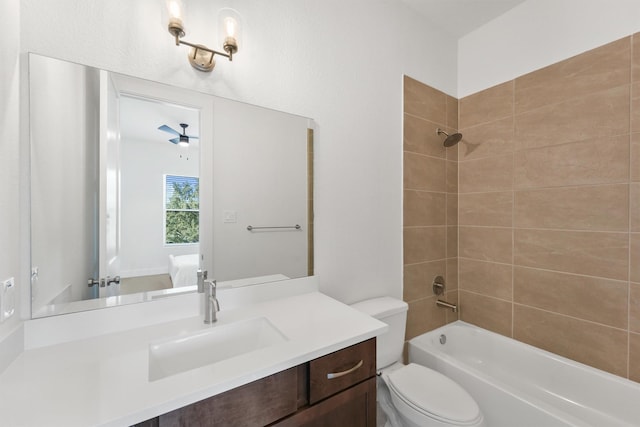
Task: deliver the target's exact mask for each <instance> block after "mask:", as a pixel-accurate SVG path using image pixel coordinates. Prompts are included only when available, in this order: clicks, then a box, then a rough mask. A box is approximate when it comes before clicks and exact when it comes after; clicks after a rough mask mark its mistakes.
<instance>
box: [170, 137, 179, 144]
mask: <svg viewBox="0 0 640 427" xmlns="http://www.w3.org/2000/svg"><path fill="white" fill-rule="evenodd" d="M169 142H173V143H174V144H177V143H178V142H180V138H173V139H170V140H169Z"/></svg>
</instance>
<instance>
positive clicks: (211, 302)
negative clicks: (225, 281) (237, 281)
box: [204, 280, 220, 323]
mask: <svg viewBox="0 0 640 427" xmlns="http://www.w3.org/2000/svg"><path fill="white" fill-rule="evenodd" d="M219 311H220V303H219V302H218V298H216V281H215V280H205V282H204V323H213V322H215V321H216V320H218V318H217V315H216V313H218V312H219Z"/></svg>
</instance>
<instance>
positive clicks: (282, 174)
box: [209, 98, 309, 280]
mask: <svg viewBox="0 0 640 427" xmlns="http://www.w3.org/2000/svg"><path fill="white" fill-rule="evenodd" d="M308 122H309V120H308V119H307V118H305V117H301V116H294V115H292V114H284V113H282V112H280V111H273V110H268V109H265V108H261V107H255V106H252V105H247V104H243V103H240V102H234V101H229V100H226V99H220V98H216V99H215V100H214V110H213V132H214V133H213V147H214V151H213V170H214V180H213V266H214V268H213V271H210V272H209V273H211V275H210V277H215V278H216V279H218V280H233V279H242V278H249V277H259V276H266V275H271V274H284V275H285V276H287V277H291V278H296V277H304V276H306V275H307V248H308V245H307V240H308V239H307V231H308V228H307V224H308V221H307V219H308V215H307V202H308V197H307V128H308V125H309V123H308ZM225 211H229V212H234V213H235V216H236V217H237V220H236V221H234V222H230V221H225ZM295 224H298V225H300V226H301V229H300V230H295V229H270V230H255V231H249V230H247V226H249V225H251V226H254V227H260V226H291V225H295Z"/></svg>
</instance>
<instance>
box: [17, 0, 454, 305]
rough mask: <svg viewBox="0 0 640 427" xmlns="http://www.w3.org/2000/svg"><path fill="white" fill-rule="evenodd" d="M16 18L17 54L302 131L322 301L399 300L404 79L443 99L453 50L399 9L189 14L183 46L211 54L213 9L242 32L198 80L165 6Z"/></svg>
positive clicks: (386, 3)
mask: <svg viewBox="0 0 640 427" xmlns="http://www.w3.org/2000/svg"><path fill="white" fill-rule="evenodd" d="M20 4H21V14H22V40H21V41H22V50H23V51H35V52H38V53H41V54H44V55H49V56H54V57H59V58H62V59H66V60H71V61H76V62H81V63H85V64H89V65H93V66H97V67H101V68H105V69H110V70H114V71H118V72H122V73H125V74H130V75H134V76H137V77H143V78H149V79H153V80H157V81H161V82H165V83H170V84H174V85H177V86H181V87H187V88H192V89H197V90H201V91H205V92H209V93H214V94H217V95H221V96H227V97H231V98H234V99H238V100H241V101H246V102H250V103H254V104H258V105H262V106H267V107H271V108H275V109H279V110H282V111H288V112H292V113H297V114H301V115H304V116H308V117H312V118H314V119H315V122H316V124H317V128H316V145H315V155H316V157H315V160H316V169H315V171H316V191H315V196H316V202H315V208H316V209H315V213H316V217H315V219H316V224H315V226H316V228H315V230H316V247H315V249H316V250H315V255H316V258H315V266H316V273H317V274H318V275H319V277H320V284H321V288H322V290H323V291H325V292H326V293H328V294H329V295H332V296H334V297H336V298H338V299H340V300H343V301H345V302H352V301H356V300H360V299H364V298H368V297H372V296H378V295H385V294H386V295H393V296H396V297H400V296H401V294H402V291H401V289H402V285H401V283H402V240H401V239H402V237H401V236H402V229H401V226H402V120H401V118H402V117H401V112H402V98H401V95H402V74H403V73H406V74H409V75H411V76H412V77H414V78H416V79H419V80H421V81H423V82H425V83H427V84H429V85H432V86H435V87H437V88H439V89H441V90H443V91H445V92H447V93H450V94H455V90H456V71H455V70H456V42H455V40H453V39H449V38H447V36H446V35H445V34H443V33H441V32H440V31H437V30H435V29H432V28H429V27H428V26H426V25H424V24H423V22H421V20H420V19H419V18H418V17H416V16H415V13H413V12H412V11H410V10H408V9H406V8H405V7H404V6H402V5H401V4H400V3H399V2H398V1H397V0H350V1H341V0H326V1H316V0H271V1H268V2H267V1H251V0H230V1H228V2H222V1H211V0H191V1H190V2H189V7H190V9H189V10H190V11H191V13H189V12H187V30H188V31H189V32H188V37H187V38H186V39H187V40H191V41H195V42H197V43H205V44H211V45H214V44H215V42H214V39H215V37H216V33H217V32H216V30H215V28H214V26H213V25H211V20H212V19H215V17H216V14H217V10H218V9H219V7H221V6H222V5H230V6H232V7H234V8H235V9H237V10H238V11H239V12H240V14H241V16H242V18H243V40H242V41H241V43H242V44H241V50H240V52H239V53H238V54H237V55H236V57H235V58H234V61H233V63H229V62H225V61H223V60H222V59H219V60H218V65H217V67H216V70H215V71H214V72H213V73H212V74H202V73H199V72H197V71H195V70H193V69H192V68H191V67H190V66H189V65H188V63H187V61H186V59H185V55H186V51H185V50H184V49H183V48H177V47H175V45H173V43H172V40H171V37H170V35H169V34H168V33H167V32H166V30H165V28H164V25H163V23H162V20H161V7H162V5H163V4H164V1H161V0H139V1H135V2H131V1H129V0H90V1H87V0H56V1H55V2H43V1H40V0H22V1H21V3H20ZM194 11H195V13H194ZM69 22H72V23H73V25H62V24H63V23H69ZM43 28H47V29H53V28H55V31H43V30H42V29H43ZM207 31H210V33H207Z"/></svg>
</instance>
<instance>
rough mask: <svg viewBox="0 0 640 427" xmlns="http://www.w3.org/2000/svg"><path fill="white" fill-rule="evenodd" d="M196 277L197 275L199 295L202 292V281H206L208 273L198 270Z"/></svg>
mask: <svg viewBox="0 0 640 427" xmlns="http://www.w3.org/2000/svg"><path fill="white" fill-rule="evenodd" d="M197 275H198V293H199V294H201V293H203V292H204V281H205V280H207V275H208V272H207V270H198V273H197ZM192 277H193V276H192Z"/></svg>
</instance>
